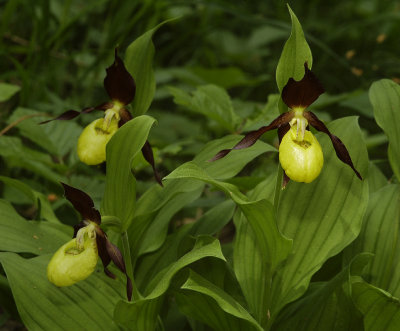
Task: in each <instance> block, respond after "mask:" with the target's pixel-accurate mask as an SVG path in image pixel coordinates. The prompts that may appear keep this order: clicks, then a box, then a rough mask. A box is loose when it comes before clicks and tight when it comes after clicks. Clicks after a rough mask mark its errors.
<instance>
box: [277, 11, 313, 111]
mask: <svg viewBox="0 0 400 331" xmlns="http://www.w3.org/2000/svg"><path fill="white" fill-rule="evenodd" d="M288 9H289V14H290V18H291V20H292V30H291V33H290V37H289V39H288V40H287V41H286V43H285V46H284V47H283V51H282V54H281V57H280V59H279V62H278V66H277V68H276V83H277V85H278V89H279V92H282V90H283V87H284V86H285V85H286V84H287V82H288V81H289V79H290V78H293V79H294V80H297V81H299V80H300V79H302V78H303V76H304V63H306V62H307V64H308V67H309V68H310V69H311V67H312V62H313V61H312V55H311V50H310V47H309V46H308V44H307V41H306V39H305V38H304V33H303V29H302V27H301V24H300V22H299V20H298V19H297V17H296V15H295V14H294V13H293V11H292V9H291V8H290V6H289V5H288ZM279 110H280V112H281V113H283V112H285V111H286V110H287V107H286V105H285V104H284V103H283V102H282V99H280V100H279Z"/></svg>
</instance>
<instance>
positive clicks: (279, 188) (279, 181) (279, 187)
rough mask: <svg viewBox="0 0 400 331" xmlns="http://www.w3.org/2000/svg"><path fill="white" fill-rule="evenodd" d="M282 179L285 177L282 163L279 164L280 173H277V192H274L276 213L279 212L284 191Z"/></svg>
mask: <svg viewBox="0 0 400 331" xmlns="http://www.w3.org/2000/svg"><path fill="white" fill-rule="evenodd" d="M282 179H283V169H282V167H281V165H280V164H278V174H277V175H276V183H275V194H274V211H275V215H277V214H278V207H279V200H280V197H281V191H282Z"/></svg>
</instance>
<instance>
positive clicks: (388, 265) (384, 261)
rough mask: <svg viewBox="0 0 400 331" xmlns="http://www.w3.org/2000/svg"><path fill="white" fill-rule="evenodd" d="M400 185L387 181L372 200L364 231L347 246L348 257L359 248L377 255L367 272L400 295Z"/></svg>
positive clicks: (371, 280) (378, 283) (371, 279)
mask: <svg viewBox="0 0 400 331" xmlns="http://www.w3.org/2000/svg"><path fill="white" fill-rule="evenodd" d="M399 226H400V187H399V185H393V184H392V185H386V186H384V187H383V188H381V189H379V190H378V191H376V192H374V193H373V194H372V195H371V197H370V200H369V204H368V209H367V212H366V215H365V220H364V223H363V228H362V231H361V233H360V235H359V237H358V238H357V239H356V240H355V241H354V242H353V243H352V244H351V245H350V246H349V247H348V248H346V250H345V256H346V257H347V259H349V258H351V256H354V255H355V254H357V253H359V252H370V253H373V254H374V255H375V258H374V259H373V260H372V262H371V263H370V265H369V266H368V267H367V268H366V270H365V272H364V274H363V276H364V278H365V279H366V280H368V282H369V283H371V284H372V285H374V286H377V287H379V288H381V289H383V290H385V291H388V292H390V293H391V294H392V295H393V296H395V297H398V298H399V297H400V281H399V276H400V267H399V263H398V258H399V255H400V253H399V252H398V251H399V247H400V238H399Z"/></svg>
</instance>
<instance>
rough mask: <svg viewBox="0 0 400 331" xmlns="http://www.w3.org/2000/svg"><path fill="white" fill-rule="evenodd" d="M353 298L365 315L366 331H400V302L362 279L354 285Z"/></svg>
mask: <svg viewBox="0 0 400 331" xmlns="http://www.w3.org/2000/svg"><path fill="white" fill-rule="evenodd" d="M352 297H353V300H354V303H355V304H356V306H357V307H358V309H359V310H360V311H361V312H362V313H363V315H364V330H365V331H381V330H385V331H397V330H400V301H399V300H398V299H397V298H395V297H393V296H392V295H391V294H390V293H388V292H386V291H384V290H382V289H380V288H378V287H375V286H373V285H371V284H368V283H366V282H364V281H362V280H361V279H359V280H358V281H355V282H353V284H352Z"/></svg>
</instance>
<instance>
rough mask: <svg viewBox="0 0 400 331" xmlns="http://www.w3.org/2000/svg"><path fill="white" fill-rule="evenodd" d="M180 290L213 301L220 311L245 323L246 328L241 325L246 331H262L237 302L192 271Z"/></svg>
mask: <svg viewBox="0 0 400 331" xmlns="http://www.w3.org/2000/svg"><path fill="white" fill-rule="evenodd" d="M181 289H183V290H190V291H195V292H199V293H202V294H204V295H206V296H209V297H210V298H212V299H214V300H215V301H216V303H217V305H218V306H219V308H220V309H222V310H223V311H225V312H226V313H228V314H230V315H232V316H234V317H237V318H239V319H242V320H245V321H247V322H248V326H247V327H246V326H244V325H242V327H246V329H247V330H252V329H253V330H263V328H262V327H261V326H260V325H259V324H258V323H257V321H256V320H255V319H254V318H253V317H252V316H251V315H250V314H249V313H248V311H247V310H246V309H244V308H243V307H242V306H241V305H240V304H239V303H238V302H237V301H235V300H234V299H233V298H232V297H231V296H229V295H228V294H227V293H226V292H224V291H223V290H222V289H220V288H219V287H217V286H216V285H214V284H213V283H211V282H209V281H208V280H207V279H205V278H203V277H201V276H200V275H199V274H197V273H195V272H194V271H191V272H190V276H189V278H188V279H187V281H186V282H185V283H184V284H183V285H182V287H181ZM204 308H205V307H204ZM204 308H203V309H204ZM222 318H223V317H222Z"/></svg>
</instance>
